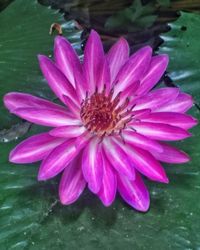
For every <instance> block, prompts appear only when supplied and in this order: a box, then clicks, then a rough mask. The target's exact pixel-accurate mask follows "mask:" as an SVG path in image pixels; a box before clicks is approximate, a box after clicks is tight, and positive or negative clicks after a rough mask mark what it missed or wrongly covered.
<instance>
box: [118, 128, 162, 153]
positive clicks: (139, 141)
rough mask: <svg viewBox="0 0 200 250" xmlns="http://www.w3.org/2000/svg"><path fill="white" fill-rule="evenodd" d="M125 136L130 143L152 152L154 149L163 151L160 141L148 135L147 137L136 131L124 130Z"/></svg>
mask: <svg viewBox="0 0 200 250" xmlns="http://www.w3.org/2000/svg"><path fill="white" fill-rule="evenodd" d="M123 138H124V140H125V142H127V143H128V144H132V145H135V146H137V147H140V148H142V149H145V150H148V151H150V152H151V151H152V150H153V151H156V152H162V151H163V149H162V146H161V145H160V144H159V143H158V142H156V141H154V140H151V139H149V138H148V137H145V136H144V135H141V134H138V133H136V132H134V131H127V130H124V131H123Z"/></svg>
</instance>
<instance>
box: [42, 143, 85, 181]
mask: <svg viewBox="0 0 200 250" xmlns="http://www.w3.org/2000/svg"><path fill="white" fill-rule="evenodd" d="M79 151H80V149H78V148H77V147H75V143H74V140H73V139H71V140H68V141H66V142H64V143H62V144H61V145H59V146H57V147H56V148H55V149H54V150H53V151H51V153H50V154H49V155H48V156H47V157H46V158H45V159H44V160H43V162H42V164H41V166H40V169H39V173H38V180H40V181H41V180H47V179H50V178H53V177H54V176H56V175H57V174H59V173H60V172H61V171H62V170H63V169H64V168H65V167H67V166H68V164H69V163H70V162H71V161H72V160H73V159H74V157H76V156H77V154H78V153H79Z"/></svg>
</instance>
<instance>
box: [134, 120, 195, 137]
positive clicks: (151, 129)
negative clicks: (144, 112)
mask: <svg viewBox="0 0 200 250" xmlns="http://www.w3.org/2000/svg"><path fill="white" fill-rule="evenodd" d="M131 126H132V127H133V129H134V130H136V131H137V132H138V133H139V134H142V135H145V136H148V137H149V138H151V139H154V140H163V141H176V140H182V139H185V138H187V137H189V136H191V134H190V133H189V132H187V131H186V130H184V129H182V128H179V127H175V126H171V125H168V124H162V123H152V122H131Z"/></svg>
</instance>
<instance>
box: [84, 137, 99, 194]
mask: <svg viewBox="0 0 200 250" xmlns="http://www.w3.org/2000/svg"><path fill="white" fill-rule="evenodd" d="M82 171H83V176H84V178H85V180H86V181H87V182H88V187H89V189H90V190H91V191H92V192H93V193H98V192H99V190H100V187H101V184H102V178H103V168H102V152H101V147H100V144H99V140H98V139H97V138H94V139H92V140H91V141H90V142H89V143H88V145H87V146H86V148H85V149H84V151H83V157H82Z"/></svg>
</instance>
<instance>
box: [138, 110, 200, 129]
mask: <svg viewBox="0 0 200 250" xmlns="http://www.w3.org/2000/svg"><path fill="white" fill-rule="evenodd" d="M142 121H147V122H153V123H164V124H169V125H172V126H176V127H180V128H183V129H189V128H192V127H193V126H195V125H197V123H198V121H197V120H196V119H195V118H193V117H192V116H190V115H185V114H181V113H175V112H156V113H151V114H149V115H147V116H146V117H143V118H142Z"/></svg>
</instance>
